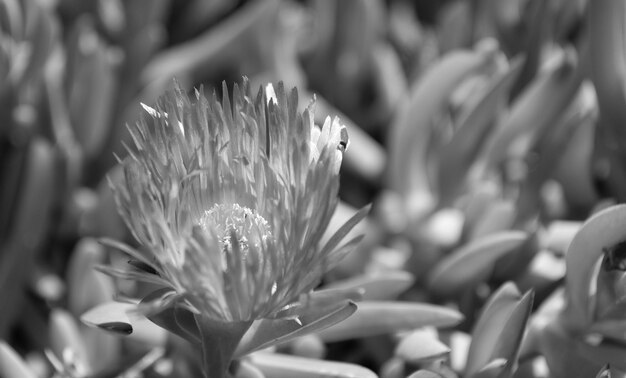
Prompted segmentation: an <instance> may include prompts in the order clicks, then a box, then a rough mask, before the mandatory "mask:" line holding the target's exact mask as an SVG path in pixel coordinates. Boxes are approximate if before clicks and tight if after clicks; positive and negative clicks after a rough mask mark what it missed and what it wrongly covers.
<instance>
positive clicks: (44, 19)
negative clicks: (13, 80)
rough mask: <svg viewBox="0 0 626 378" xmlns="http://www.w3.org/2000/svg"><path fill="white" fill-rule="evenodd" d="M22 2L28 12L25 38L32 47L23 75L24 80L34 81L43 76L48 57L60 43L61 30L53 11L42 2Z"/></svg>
mask: <svg viewBox="0 0 626 378" xmlns="http://www.w3.org/2000/svg"><path fill="white" fill-rule="evenodd" d="M21 4H22V5H23V6H24V11H25V13H26V14H25V20H24V21H25V22H26V23H25V25H24V33H25V36H24V38H25V39H26V40H27V41H28V43H29V44H30V45H31V47H32V48H31V54H30V56H29V61H28V66H27V67H25V68H24V74H23V75H24V81H26V82H32V81H33V80H34V79H39V78H40V77H41V76H42V74H43V70H44V66H45V64H46V62H47V60H48V57H49V55H50V54H51V52H52V50H53V48H54V47H56V44H57V43H58V40H57V39H58V37H59V30H58V25H57V22H56V19H55V17H54V15H53V13H51V12H50V11H49V9H47V8H45V7H44V6H42V4H40V3H39V2H37V1H31V0H28V1H21ZM22 85H24V84H22Z"/></svg>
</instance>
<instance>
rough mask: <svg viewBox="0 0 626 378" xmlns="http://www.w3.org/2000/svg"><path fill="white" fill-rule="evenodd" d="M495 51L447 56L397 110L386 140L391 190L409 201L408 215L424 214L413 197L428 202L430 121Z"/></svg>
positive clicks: (491, 48)
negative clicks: (427, 155)
mask: <svg viewBox="0 0 626 378" xmlns="http://www.w3.org/2000/svg"><path fill="white" fill-rule="evenodd" d="M496 51H497V46H494V45H493V44H488V45H483V46H481V47H480V48H478V49H477V50H476V51H455V52H450V53H449V54H447V55H446V56H444V57H443V58H442V59H441V60H440V61H439V62H437V63H436V64H435V65H434V66H433V67H432V68H431V69H430V70H429V71H428V72H426V73H425V74H424V75H423V76H422V78H421V79H420V81H419V82H418V83H416V84H415V85H414V87H413V89H412V90H411V95H410V97H409V98H408V99H407V100H406V101H405V102H404V103H403V104H402V105H401V106H400V107H399V109H398V112H397V115H396V118H395V119H394V121H393V123H392V126H391V131H390V133H391V134H390V136H389V150H390V154H391V155H390V163H389V164H390V165H389V169H390V170H391V172H390V177H391V186H392V187H393V188H394V189H395V190H397V191H398V192H399V193H401V194H402V195H403V196H404V197H405V198H407V199H408V200H409V203H407V207H408V209H409V213H410V214H415V213H416V212H421V211H423V206H424V204H423V203H411V201H412V200H411V197H412V196H414V195H417V196H418V197H421V198H425V200H426V201H430V200H431V198H430V197H431V195H432V194H431V188H430V184H429V181H430V180H429V178H428V174H427V163H426V153H427V150H428V145H429V143H430V140H431V133H432V132H431V129H432V122H433V120H434V119H435V117H436V116H437V115H438V114H439V113H440V112H442V111H443V110H444V109H445V107H446V106H447V104H448V102H449V98H450V96H451V94H452V92H453V91H454V90H455V89H456V88H457V86H458V85H459V84H460V83H461V82H462V81H463V80H464V79H466V78H468V77H469V76H470V75H472V74H474V73H476V72H478V71H479V70H481V69H484V68H485V66H488V65H489V64H488V63H489V62H490V61H491V60H493V58H494V55H495V54H496ZM415 193H417V194H415ZM418 197H415V198H418ZM427 205H428V204H427Z"/></svg>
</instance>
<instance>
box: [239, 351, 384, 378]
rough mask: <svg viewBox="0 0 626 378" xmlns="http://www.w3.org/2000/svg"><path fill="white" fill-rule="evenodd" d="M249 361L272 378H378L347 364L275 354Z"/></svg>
mask: <svg viewBox="0 0 626 378" xmlns="http://www.w3.org/2000/svg"><path fill="white" fill-rule="evenodd" d="M248 358H249V361H250V362H251V363H252V364H253V365H255V366H256V367H258V368H259V369H260V370H261V371H262V372H263V374H265V376H267V377H272V378H293V377H298V378H353V377H359V378H376V377H377V375H376V374H374V372H372V371H371V370H369V369H366V368H364V367H362V366H359V365H355V364H349V363H345V362H334V361H325V360H314V359H309V358H303V357H295V356H287V355H281V354H274V353H255V354H253V355H251V356H250V357H248Z"/></svg>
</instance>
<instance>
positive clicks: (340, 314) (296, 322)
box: [235, 302, 357, 357]
mask: <svg viewBox="0 0 626 378" xmlns="http://www.w3.org/2000/svg"><path fill="white" fill-rule="evenodd" d="M356 310H357V305H356V304H354V303H353V302H348V303H345V302H344V303H339V304H337V305H336V307H335V308H334V309H332V310H329V309H328V308H325V309H323V310H322V311H320V310H319V309H315V308H314V307H312V308H311V312H310V313H304V314H300V315H299V316H298V317H297V318H293V319H276V320H274V319H262V320H258V321H256V322H254V323H253V324H252V326H251V328H250V330H248V333H247V334H246V335H244V337H243V339H242V340H241V343H240V344H239V346H238V347H237V349H236V351H235V356H236V357H239V356H243V355H246V354H249V353H252V352H254V351H256V350H259V349H263V348H267V347H270V346H272V345H276V344H280V343H284V342H286V341H289V340H293V339H294V338H296V337H299V336H302V335H305V334H308V333H313V332H318V331H321V330H323V329H325V328H328V327H330V326H332V325H334V324H336V323H338V322H341V321H343V320H345V319H346V318H348V317H349V316H351V315H352V314H354V312H355V311H356Z"/></svg>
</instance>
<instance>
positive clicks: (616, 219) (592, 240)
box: [564, 205, 626, 330]
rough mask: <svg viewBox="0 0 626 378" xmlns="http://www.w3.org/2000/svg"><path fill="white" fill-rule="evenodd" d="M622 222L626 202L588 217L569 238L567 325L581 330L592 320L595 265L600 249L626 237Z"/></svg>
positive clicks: (625, 216) (625, 211)
mask: <svg viewBox="0 0 626 378" xmlns="http://www.w3.org/2000/svg"><path fill="white" fill-rule="evenodd" d="M625 223H626V205H616V206H612V207H610V208H608V209H605V210H603V211H601V212H599V213H597V214H595V215H594V216H592V217H591V218H590V219H588V220H587V221H586V222H585V223H584V224H583V225H582V227H581V229H580V230H579V231H578V233H577V234H576V236H575V237H574V239H573V240H572V243H571V244H570V246H569V248H568V250H567V255H566V256H565V261H566V268H567V275H566V277H565V289H566V295H567V309H566V311H565V312H564V319H565V320H566V321H567V324H566V326H568V327H571V328H572V329H574V330H583V329H584V328H586V327H587V326H588V325H589V323H590V322H591V317H592V314H593V308H592V303H591V301H590V296H589V292H590V285H591V279H592V275H593V272H594V269H595V265H596V263H597V262H598V260H599V259H600V257H601V256H602V255H603V252H602V249H603V248H608V247H611V246H614V245H615V244H617V243H619V242H621V241H624V240H626V229H625V228H624V227H623V225H624V224H625Z"/></svg>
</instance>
